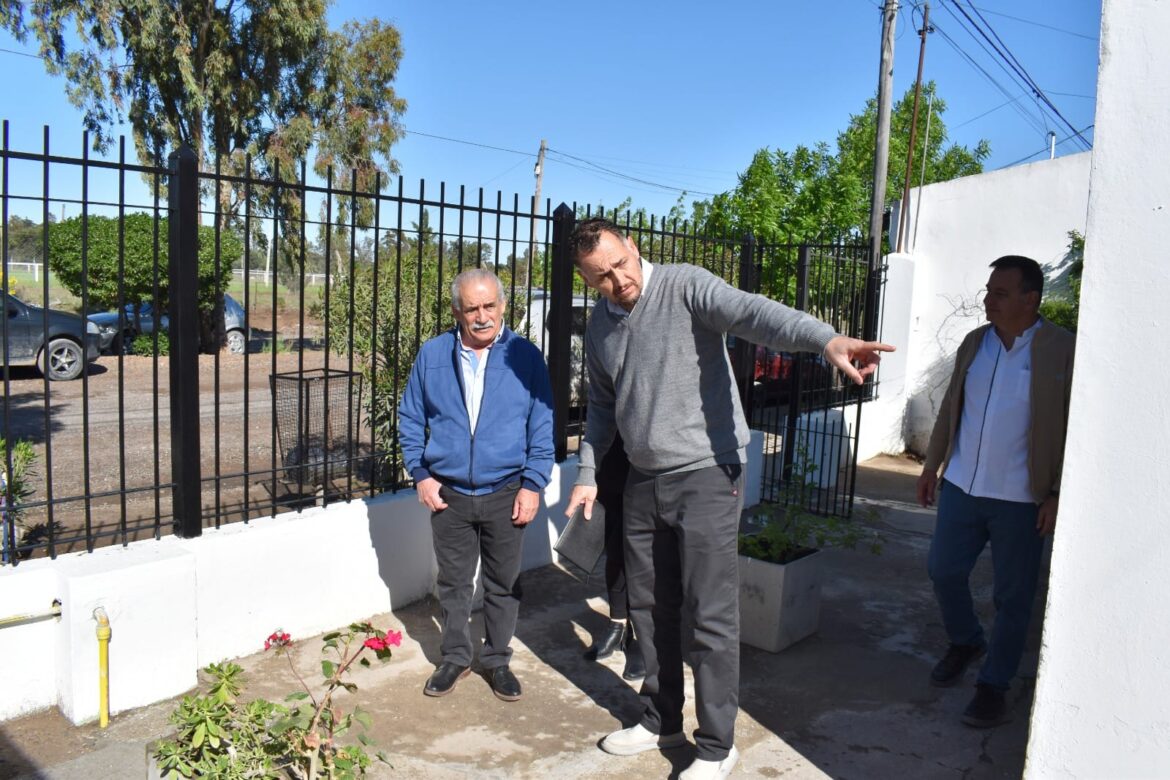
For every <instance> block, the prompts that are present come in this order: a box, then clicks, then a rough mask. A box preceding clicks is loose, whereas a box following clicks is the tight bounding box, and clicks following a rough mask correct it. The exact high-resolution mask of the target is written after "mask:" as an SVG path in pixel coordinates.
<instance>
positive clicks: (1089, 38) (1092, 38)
mask: <svg viewBox="0 0 1170 780" xmlns="http://www.w3.org/2000/svg"><path fill="white" fill-rule="evenodd" d="M971 7H972V8H975V6H974V5H972V6H971ZM975 10H976V11H979V10H982V11H983V13H985V14H991V15H992V16H1002V17H1003V18H1005V19H1011V20H1012V21H1016V22H1022V23H1024V24H1031V25H1033V26H1035V27H1043V28H1044V29H1046V30H1052V31H1053V32H1058V33H1064V34H1065V35H1072V36H1075V37H1077V38H1084V39H1085V40H1086V41H1093V42H1094V43H1096V42H1097V36H1095V35H1085V34H1084V33H1079V32H1074V31H1073V30H1065V29H1063V28H1061V27H1053V26H1052V25H1051V24H1044V23H1043V22H1036V21H1033V20H1031V19H1024V18H1021V17H1019V16H1012V15H1011V14H1005V13H1002V12H1000V11H992V10H990V9H988V8H982V9H980V8H975Z"/></svg>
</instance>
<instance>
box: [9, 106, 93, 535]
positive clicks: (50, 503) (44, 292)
mask: <svg viewBox="0 0 1170 780" xmlns="http://www.w3.org/2000/svg"><path fill="white" fill-rule="evenodd" d="M44 154H45V157H44V164H43V166H42V168H41V175H42V177H43V180H42V185H41V186H42V189H41V193H42V195H44V200H43V201H42V203H41V257H43V258H44V259H45V263H46V265H47V264H48V260H49V126H48V125H45V133H44ZM6 229H7V226H6ZM41 296H42V297H41V305H42V306H44V311H43V312H42V314H43V321H42V325H41V327H42V331H41V333H42V334H43V335H44V336H48V334H49V273H48V268H46V269H45V273H43V274H41ZM45 341H46V342H47V341H48V339H45ZM83 349H84V347H83ZM49 361H50V356H49V345H48V343H45V344H44V345H43V346H42V347H41V374H42V375H43V381H44V396H42V397H43V399H44V411H45V497H46V502H47V503H46V510H47V512H46V520H47V522H48V524H49V525H48V529H49V549H48V552H49V557H50V558H56V557H57V547H56V542H57V538H56V535H57V523H56V518H55V517H54V514H55V512H54V509H55V508H56V501H55V499H54V496H53V434H52V431H53V426H52V407H51V404H50V390H49Z"/></svg>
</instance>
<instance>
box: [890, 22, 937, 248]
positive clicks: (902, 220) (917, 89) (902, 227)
mask: <svg viewBox="0 0 1170 780" xmlns="http://www.w3.org/2000/svg"><path fill="white" fill-rule="evenodd" d="M928 32H930V3H926V4H925V5H924V6H923V8H922V29H921V30H919V31H918V36H919V37H920V38H921V39H922V43H920V44H919V46H918V78H917V80H916V81H915V82H914V112H913V114H912V115H911V118H910V145H909V146H907V147H906V178H905V179H904V180H903V182H902V207H901V208H900V209H899V210H898V249H897V251H899V252H901V251H902V247H903V246H904V245H905V240H904V237H905V235H906V231H907V230H909V229H910V207H909V204H910V169H911V167H912V166H913V165H914V143H915V141H917V136H918V102H919V100H920V99H921V97H922V64H923V62H925V61H926V34H927V33H928ZM922 161H923V164H925V163H926V149H925V148H924V149H923V150H922ZM919 197H922V195H921V192H920V193H919Z"/></svg>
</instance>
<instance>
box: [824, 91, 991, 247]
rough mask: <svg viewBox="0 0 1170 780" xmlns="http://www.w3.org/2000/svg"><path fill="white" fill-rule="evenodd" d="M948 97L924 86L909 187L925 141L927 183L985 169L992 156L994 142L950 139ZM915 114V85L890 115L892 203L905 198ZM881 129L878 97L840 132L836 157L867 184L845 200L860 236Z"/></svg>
mask: <svg viewBox="0 0 1170 780" xmlns="http://www.w3.org/2000/svg"><path fill="white" fill-rule="evenodd" d="M932 97H933V104H932V111H933V115H932V116H931V117H930V136H929V138H927V135H926V123H927V113H928V112H927V110H926V106H927V103H928V102H929V101H930V99H931V98H932ZM946 110H947V104H946V101H945V100H943V99H942V98H940V97H939V96H938V94H937V89H936V87H935V83H934V82H933V81H928V82H927V83H925V84H923V86H922V101H921V104H920V109H919V112H918V129H917V134H916V136H915V149H914V165H913V170H912V172H911V186H917V185H918V182H919V177H920V176H921V174H922V158H923V144H924V143H925V144H926V175H925V178H924V179H923V181H924V183H926V184H932V183H934V182H939V181H950V180H951V179H957V178H959V177H960V176H970V175H972V174H975V173H982V172H983V161H984V160H986V159H987V157H988V155H990V154H991V145H990V144H989V143H988V142H987V141H986V140H981V141H980V142H979V143H977V144H976V145H975V148H974V149H968V148H967V147H965V146H960V145H959V144H955V143H949V138H948V135H947V128H946V123H945V122H944V121H943V114H945V113H946ZM913 116H914V88H913V87H911V88H910V89H908V90H907V91H906V94H905V95H903V96H902V99H901V100H899V101H898V102H897V103H896V104H895V105H894V107H893V111H892V112H891V114H890V165H889V172H888V174H887V176H886V201H885V204H884V205H885V206H889V205H890V204H892V203H893V202H894V201H897V200H900V199H901V198H902V188H903V185H904V184H905V181H906V152H907V150H908V149H909V147H910V126H911V123H912V120H913ZM876 133H877V99H876V98H871V99H870V100H868V101H866V104H865V110H863V111H862V112H861V113H860V114H854V115H853V116H851V117H850V118H849V126H848V127H847V128H846V129H845V130H844V131H842V132H841V133H840V134H839V135H838V136H837V159H838V163H839V165H840V167H841V173H842V175H846V176H850V177H852V178H854V179H856V180H857V181H859V182H862V183H863V186H860V187H858V188H857V190H855V191H854V192H853V197H851V199H850V201H849V202H848V204H847V208H848V210H849V212H850V214H851V215H852V216H851V219H850V221H851V223H852V224H851V229H853V230H855V231H857V233H858V234H862V233H865V232H868V225H869V208H870V198H871V193H872V190H873V188H872V180H873V152H874V144H875V141H876Z"/></svg>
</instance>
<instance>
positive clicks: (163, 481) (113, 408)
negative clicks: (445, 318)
mask: <svg viewBox="0 0 1170 780" xmlns="http://www.w3.org/2000/svg"><path fill="white" fill-rule="evenodd" d="M259 346H260V345H259V344H258V343H256V342H253V343H252V344H251V345H250V348H251V351H250V352H249V353H248V354H244V355H233V354H230V353H229V352H227V351H226V350H225V351H223V352H221V353H219V354H216V355H200V356H199V373H198V377H197V378H196V377H193V378H192V379H193V380H196V381H198V383H199V405H200V450H201V455H202V457H201V461H202V476H203V478H204V480H205V482H204V489H203V504H204V516H205V521H204V524H205V526H211V525H215V524H217V522H218V523H222V522H231V521H235V520H241V519H243V518H244V516H252V517H254V516H257V515H261V514H271V513H272V511H273V508H274V505H275V504H276V503H277V502H284V503H286V504H293V505H295V504H296V503H298V502H303V501H304V500H306V499H305V498H304V494H308V499H307V500H308V501H310V502H311V501H313V500H315V496H313V495H312V494H313V493H314V488H313V487H311V486H309V487H305V488H304V489H303V491H302V490H301V488H302V486H300V485H298V484H296V480H295V477H294V478H293V479H292V480H291V483H292V484H290V480H289V479H288V477H290V476H293V475H292V472H287V471H286V470H285V469H284V468H283V466H284V465H285V464H284V463H283V462H282V457H281V454H282V453H284V452H288V450H289V446H288V444H287V443H286V445H285V446H283V447H282V445H281V443H280V440H279V439H278V438H277V434H276V431H275V429H274V426H273V425H272V419H273V414H274V410H275V408H276V405H275V403H274V400H273V393H272V390H271V380H270V377H271V375H272V374H276V373H283V372H299V371H302V370H310V369H321V368H325V367H326V366H327V367H328V368H330V369H332V370H343V371H348V370H349V369H350V364H349V359H348V357H342V356H338V355H337V354H328V355H327V354H326V353H325V351H323V350H320V349H306V350H304V351H288V350H286V351H278V352H277V353H276V354H273V353H272V352H271V351H256V350H257V348H258V347H259ZM354 370H360V367H359V366H354ZM8 374H9V375H8V378H7V383H6V386H5V388H4V393H3V400H4V402H5V403H4V404H3V405H2V406H0V430H3V432H4V433H3V435H4V436H5V438H10V439H13V440H16V439H25V440H28V441H30V442H32V443H33V446H34V449H35V451H36V454H37V462H36V466H35V475H34V478H33V479H32V480H31V484H32V487H33V488H34V491H35V492H34V495H33V496H32V497H30V498H29V499H28V503H32V504H34V506H33V507H31V508H29V509H27V510H26V511H25V516H24V522H25V524H26V525H28V526H31V527H33V528H34V532H33V538H34V539H38V540H39V541H41V542H45V543H47V542H48V534H47V524H48V521H49V507H46V506H44V505H43V504H42V505H41V506H39V507H38V506H35V504H36V503H37V502H44V501H45V499H46V498H48V497H50V496H51V497H52V499H53V500H54V504H53V506H52V521H53V527H54V530H55V533H54V534H53V543H54V544H53V546H54V550H55V552H56V553H63V552H71V551H76V550H81V549H85V538H84V537H85V528H86V524H87V521H88V524H89V526H90V529H91V532H92V534H93V535H95V536H96V537H97V539H96V541H95V544H96V546H103V545H106V544H112V543H121V542H122V541H123V540H126V541H134V540H135V539H141V538H147V537H149V536H153V535H155V534H156V533H159V532H162V533H166V532H169V530H170V525H171V491H170V489H169V487H166V485H167V484H168V483H170V482H171V457H170V401H171V383H170V360H169V358H167V357H160V358H158V360H157V364H156V361H155V360H154V359H153V358H152V357H149V356H140V355H127V356H123V357H119V356H110V355H103V356H102V357H101V358H99V359H98V360H97V361H96V362H95V363H93V364H91V365H90V366H89V368H88V371H87V373H86V375H85V377H84V378H82V379H78V380H75V381H72V382H53V383H49V385H48V394H47V396H46V392H45V390H46V385H45V382H44V380H43V379H42V378H41V376H40V374H39V373H38V372H36V371H35V370H33V369H20V368H13V369H11V370H10V371H9V372H8ZM294 397H295V396H294ZM294 405H295V402H294ZM352 407H353V414H354V420H355V421H356V423H355V427H356V428H358V434H357V435H358V436H359V437H360V442H361V443H360V445H359V446H360V452H362V453H368V452H369V450H370V434H369V431H368V429H365V428H362V427H361V422H360V421H361V418H362V414H361V412H360V402H359V399H358V397H357V395H356V394H354V396H353V401H352ZM245 409H246V413H245ZM331 415H332V423H331V427H334V428H335V426H336V425H337V424H338V421H340V420H348V419H349V417H348V415H349V408H348V405H347V404H342V405H341V414H340V415H338V414H337V412H336V410H335V411H333V412H331ZM285 419H287V417H286V418H285ZM245 420H246V425H245ZM282 423H283V421H282ZM294 424H295V423H294ZM335 430H336V428H335ZM341 431H342V432H344V426H342V427H341ZM285 432H286V434H289V433H290V432H289V431H288V427H287V426H286V428H285ZM288 441H292V440H291V439H289V440H288ZM334 457H338V456H337V455H334ZM332 470H333V467H332V466H331V471H332ZM245 472H247V473H249V474H250V476H248V477H245V476H244V474H245ZM363 473H365V474H368V468H366V469H365V470H364V471H363ZM216 475H219V477H220V478H219V479H214V477H215V476H216ZM274 477H275V479H274ZM343 482H344V480H343ZM159 485H162V486H163V487H156V486H159ZM340 487H343V488H348V487H349V485H348V484H344V485H341V486H340ZM87 495H88V496H89V497H90V498H89V499H88V500H87V499H86V498H85V496H87ZM217 507H218V508H219V512H218V513H217V511H216V508H217ZM38 526H39V529H38V528H37V527H38ZM35 554H40V551H38V553H35Z"/></svg>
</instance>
